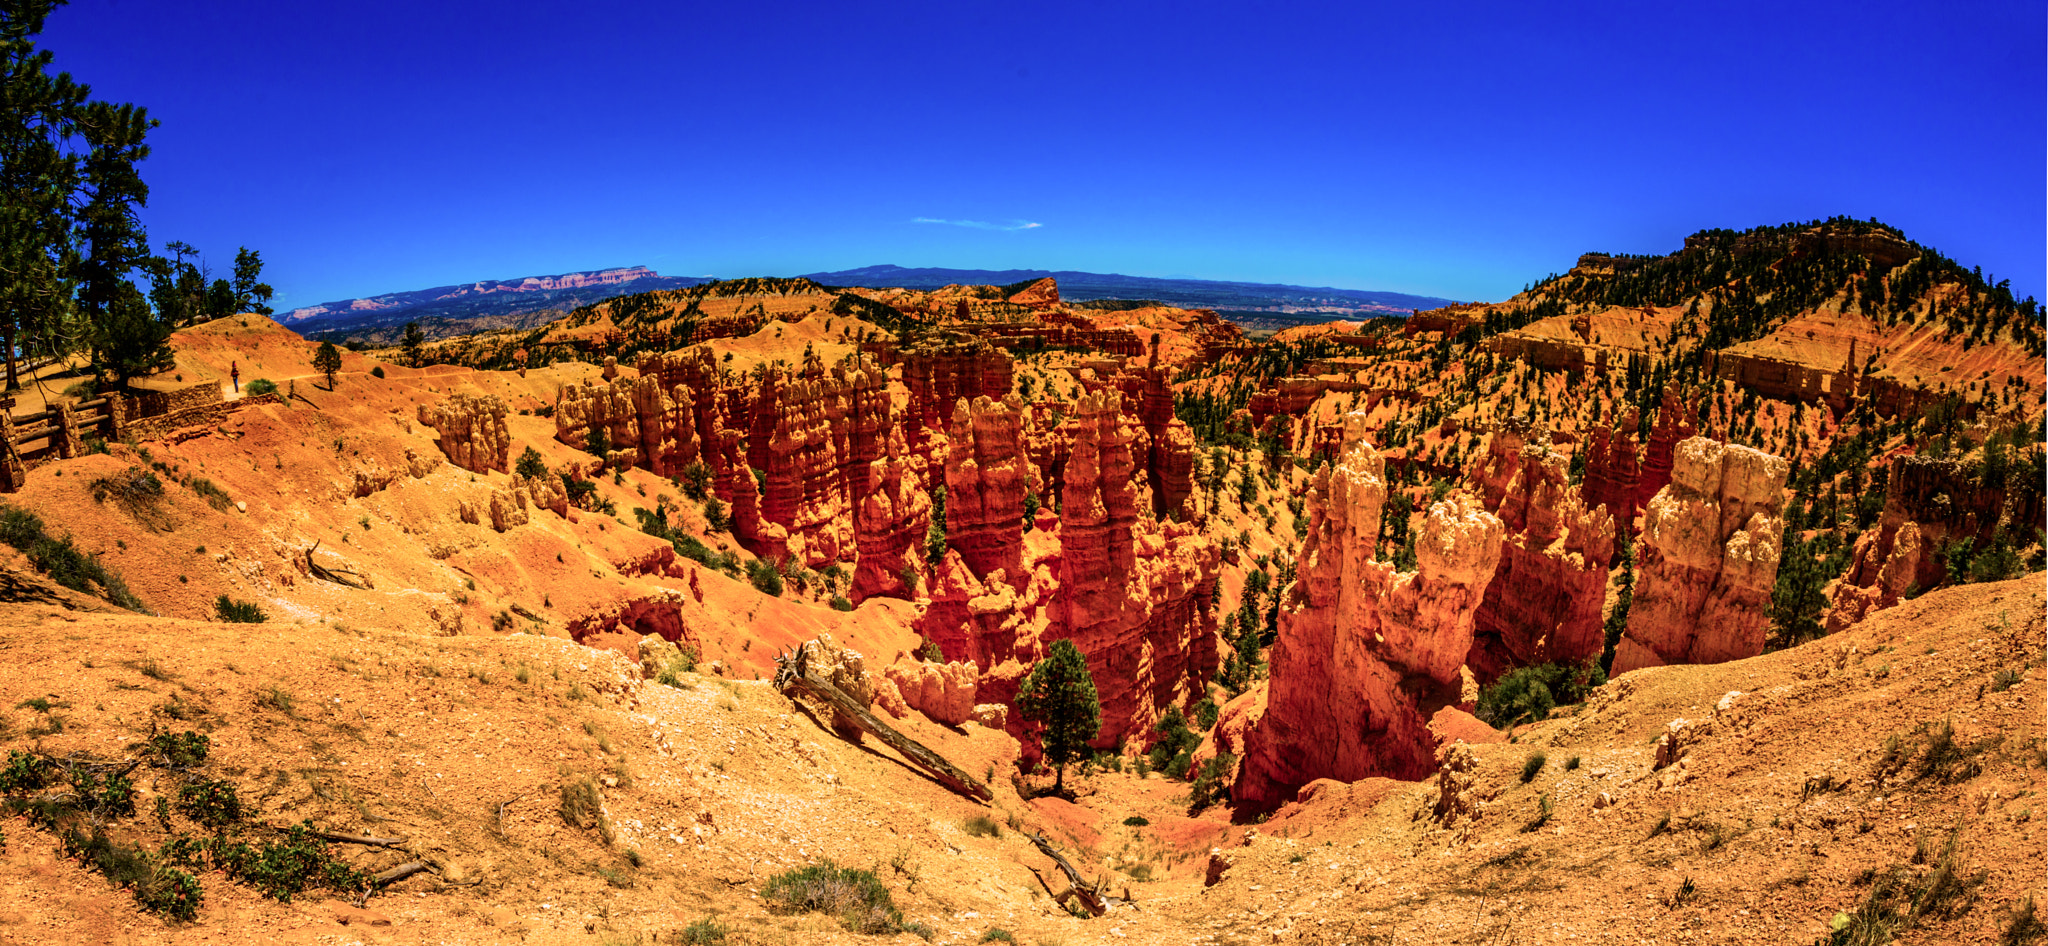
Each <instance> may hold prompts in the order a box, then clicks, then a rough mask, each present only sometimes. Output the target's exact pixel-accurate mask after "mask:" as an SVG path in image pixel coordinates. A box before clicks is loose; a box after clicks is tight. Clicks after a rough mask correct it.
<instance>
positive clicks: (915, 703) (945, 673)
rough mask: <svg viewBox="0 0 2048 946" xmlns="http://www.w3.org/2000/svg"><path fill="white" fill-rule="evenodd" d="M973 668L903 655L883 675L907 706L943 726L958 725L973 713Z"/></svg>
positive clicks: (960, 663) (955, 663) (968, 664)
mask: <svg viewBox="0 0 2048 946" xmlns="http://www.w3.org/2000/svg"><path fill="white" fill-rule="evenodd" d="M975 673H976V671H975V668H974V665H973V664H971V663H965V662H958V661H956V662H954V663H946V664H938V663H928V662H925V661H922V660H911V659H908V658H903V659H899V660H897V661H896V662H895V663H893V664H891V665H889V669H888V670H887V671H885V675H886V676H887V677H888V678H889V682H890V683H892V684H894V685H895V686H896V692H897V693H899V694H901V695H902V697H903V702H904V703H905V705H907V706H908V707H909V708H911V709H914V710H917V711H918V712H920V713H923V714H925V715H926V716H928V717H930V718H931V720H932V722H935V723H938V724H940V725H944V726H958V725H960V724H961V723H964V722H966V721H967V720H968V719H970V718H972V717H973V716H974V708H975V703H974V693H975V687H974V678H975Z"/></svg>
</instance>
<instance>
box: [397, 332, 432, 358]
mask: <svg viewBox="0 0 2048 946" xmlns="http://www.w3.org/2000/svg"><path fill="white" fill-rule="evenodd" d="M398 344H399V347H401V348H404V349H405V363H406V364H408V365H411V366H412V367H414V368H417V367H419V366H420V362H421V361H423V360H425V358H426V345H427V333H425V332H422V331H420V323H418V322H407V323H405V336H404V337H403V338H402V339H400V340H399V343H398Z"/></svg>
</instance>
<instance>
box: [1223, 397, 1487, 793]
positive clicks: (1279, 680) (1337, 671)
mask: <svg viewBox="0 0 2048 946" xmlns="http://www.w3.org/2000/svg"><path fill="white" fill-rule="evenodd" d="M1344 425H1345V432H1344V442H1345V446H1344V454H1343V458H1342V459H1341V460H1340V461H1339V462H1338V463H1337V465H1336V466H1335V467H1334V468H1331V467H1326V468H1324V469H1323V470H1320V471H1318V472H1317V474H1316V477H1315V480H1314V484H1313V486H1312V488H1311V491H1310V492H1309V495H1308V504H1307V505H1308V514H1309V523H1310V525H1309V534H1308V538H1307V540H1306V541H1305V542H1304V543H1303V545H1302V552H1301V562H1300V566H1299V573H1298V577H1297V578H1296V580H1295V582H1294V584H1293V585H1291V586H1289V588H1288V589H1287V590H1286V592H1285V593H1284V598H1283V602H1282V611H1281V617H1280V633H1279V638H1278V640H1277V641H1276V643H1275V644H1274V647H1273V651H1272V658H1271V659H1272V679H1271V680H1270V681H1269V683H1267V684H1266V687H1267V693H1266V701H1267V708H1266V712H1265V715H1264V716H1263V717H1262V718H1261V719H1259V720H1258V722H1257V723H1255V724H1253V726H1252V728H1250V729H1249V730H1248V731H1247V732H1246V734H1245V737H1244V738H1245V759H1244V767H1243V770H1242V772H1241V773H1240V775H1239V777H1238V780H1237V783H1236V785H1235V787H1234V788H1233V790H1232V796H1233V797H1234V798H1236V799H1237V800H1238V801H1239V802H1240V803H1244V804H1249V805H1251V806H1253V807H1255V808H1271V807H1274V806H1276V805H1278V804H1280V803H1281V802H1283V801H1285V800H1286V799H1287V798H1288V797H1289V796H1290V795H1291V794H1292V792H1293V790H1294V789H1295V788H1297V787H1299V786H1301V785H1305V784H1307V783H1309V782H1311V781H1314V780H1316V779H1319V778H1334V779H1337V780H1340V781H1346V782H1350V781H1357V780H1359V779H1362V778H1367V777H1370V776H1376V775H1379V776H1392V777H1395V778H1403V779H1419V778H1422V777H1423V776H1424V775H1427V774H1428V773H1429V772H1431V771H1433V770H1434V768H1435V765H1436V763H1435V741H1434V739H1433V737H1432V736H1431V734H1430V732H1429V728H1428V724H1429V719H1430V716H1431V715H1432V714H1433V713H1434V712H1435V711H1436V710H1438V709H1440V708H1442V707H1444V706H1447V705H1453V704H1456V703H1458V702H1459V700H1460V690H1461V687H1460V677H1461V674H1460V673H1459V671H1460V668H1461V667H1463V663H1464V659H1465V655H1466V654H1467V652H1469V651H1470V650H1471V649H1472V641H1473V630H1474V626H1475V618H1476V615H1477V612H1478V610H1479V606H1480V602H1481V600H1482V599H1483V597H1484V595H1485V592H1486V587H1487V585H1488V583H1489V582H1490V581H1491V580H1492V578H1493V574H1494V571H1495V566H1496V565H1497V564H1498V563H1499V559H1500V555H1501V540H1502V536H1503V535H1504V529H1503V528H1502V525H1501V521H1500V520H1499V519H1497V518H1495V517H1494V516H1493V515H1492V514H1490V513H1488V512H1486V511H1485V510H1483V509H1481V508H1480V506H1479V503H1478V501H1477V500H1475V499H1473V498H1471V497H1469V496H1466V495H1463V494H1453V495H1452V497H1451V498H1449V499H1446V500H1444V501H1442V502H1439V503H1437V504H1435V505H1434V506H1432V507H1430V509H1429V512H1428V514H1427V515H1426V516H1425V517H1424V520H1423V523H1422V526H1421V530H1420V534H1419V536H1418V540H1417V542H1416V559H1417V564H1418V566H1419V567H1418V570H1417V571H1414V572H1396V571H1395V570H1394V568H1393V566H1392V565H1390V564H1387V563H1385V562H1378V561H1374V560H1373V559H1372V554H1373V549H1374V545H1375V544H1376V542H1377V540H1378V538H1379V531H1380V512H1381V506H1382V503H1384V501H1385V499H1386V494H1387V485H1386V478H1385V476H1384V468H1385V461H1384V460H1383V459H1382V458H1381V456H1380V454H1379V452H1378V451H1377V450H1375V449H1374V448H1373V446H1372V444H1371V443H1369V442H1368V441H1367V440H1366V437H1365V431H1366V425H1367V419H1366V415H1365V414H1363V413H1358V412H1354V413H1351V414H1348V415H1346V416H1345V418H1344Z"/></svg>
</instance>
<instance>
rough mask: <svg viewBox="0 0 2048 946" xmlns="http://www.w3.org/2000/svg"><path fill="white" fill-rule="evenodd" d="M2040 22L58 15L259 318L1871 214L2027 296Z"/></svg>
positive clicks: (2035, 236) (1348, 268) (1399, 16)
mask: <svg viewBox="0 0 2048 946" xmlns="http://www.w3.org/2000/svg"><path fill="white" fill-rule="evenodd" d="M2044 33H2048V8H2044V5H2043V4H2041V3H2040V2H2039V0H2031V2H2023V3H1967V2H1965V3H1944V4H1933V3H1918V4H1901V3H1887V2H1881V0H1880V2H1862V3H1855V4H1847V3H1843V4H1824V3H1813V4H1801V3H1786V2H1782V0H1780V2H1773V3H1751V4H1729V3H1711V2H1702V3H1692V4H1653V3H1629V4H1621V3H1614V4H1592V3H1588V4H1556V5H1550V4H1527V3H1507V4H1484V3H1460V4H1413V3H1404V4H1376V3H1341V4H1328V5H1317V4H1292V5H1252V4H1214V5H1210V4H1201V3H1118V2H1105V3H1095V4H1076V5H1052V4H1034V5H1021V4H1020V5H1001V6H999V5H992V4H961V3H943V4H929V5H919V4H889V5H874V6H873V7H872V8H868V9H860V8H858V6H857V5H855V4H847V3H821V4H790V3H785V4H776V3H763V2H755V3H744V4H741V3H726V4H718V5H708V4H706V5H696V4H671V3H646V4H628V3H608V2H587V3H578V4H561V3H544V4H543V3H522V2H516V0H508V2H495V3H468V2H446V3H444V2H420V0H411V2H406V3H385V2H375V0H367V2H358V3H350V4H296V3H277V2H275V0H270V2H260V3H258V2H242V0H220V2H208V3H203V4H171V3H162V2H144V0H75V2H73V3H72V4H71V5H69V6H67V7H63V8H60V9H59V10H58V11H57V12H56V14H55V15H54V16H53V17H52V18H51V21H50V23H49V28H48V29H47V30H46V32H45V34H44V36H43V38H42V43H43V45H44V47H45V48H48V49H51V50H53V51H54V52H55V54H56V57H57V66H58V68H60V69H65V70H68V71H70V72H72V73H73V74H74V75H75V76H76V77H78V78H79V79H81V80H82V81H85V82H88V83H90V84H92V85H93V86H94V88H95V91H96V92H97V93H98V94H99V95H100V96H102V97H106V98H112V99H116V100H123V101H133V102H136V103H138V104H141V105H145V106H147V107H148V108H149V110H150V113H151V115H152V116H154V117H156V118H158V119H159V120H160V121H161V122H162V123H163V125H162V127H161V128H159V129H158V130H157V131H156V132H155V134H154V135H153V137H152V142H153V144H154V147H155V153H154V155H153V156H152V157H151V158H150V160H149V161H148V162H146V164H145V165H144V173H145V177H146V179H147V180H148V181H149V183H150V185H151V187H152V189H153V194H152V198H151V201H150V206H149V209H148V211H147V213H146V215H145V221H146V223H147V224H148V226H149V228H150V233H151V236H152V237H153V238H154V239H155V241H156V242H157V243H159V244H161V243H162V242H164V241H167V240H173V239H182V240H186V241H188V242H191V243H194V244H196V245H198V246H199V247H200V248H201V249H202V250H203V251H205V252H206V254H207V255H208V257H209V259H210V261H211V262H212V264H213V266H214V268H215V269H216V270H217V271H219V270H225V269H226V268H227V266H228V264H229V263H230V262H231V260H232V257H233V254H234V250H235V247H236V246H238V245H244V244H246V245H248V246H251V247H254V248H257V249H259V250H261V251H262V252H263V255H264V257H265V260H266V261H267V263H268V268H267V272H266V275H267V276H268V277H269V278H270V281H271V282H272V283H273V284H274V285H276V286H277V288H278V290H279V298H278V299H277V300H275V301H276V302H277V303H279V307H280V308H291V307H295V306H301V305H310V304H313V303H317V302H324V301H328V300H332V299H339V298H345V297H351V296H359V295H370V294H374V293H379V292H388V291H395V290H403V289H417V288H425V287H427V286H433V285H441V284H448V283H456V282H464V281H470V280H476V279H490V278H506V277H513V276H523V275H534V274H544V273H559V272H566V271H572V270H579V269H592V268H598V267H603V266H614V265H628V264H636V263H637V264H645V265H649V266H652V267H654V268H655V269H657V270H660V271H662V272H664V273H670V274H677V275H704V274H715V275H719V276H743V275H759V274H790V273H800V272H814V271H820V270H831V269H843V268H851V267H855V266H862V265H869V264H875V263H896V264H899V265H904V266H955V267H972V268H989V269H1003V268H1013V267H1014V268H1039V269H1079V270H1092V271H1098V272H1122V273H1129V274H1135V275H1151V276H1166V275H1183V276H1197V277H1205V278H1219V279H1243V280H1256V281H1270V282H1288V283H1297V284H1307V285H1331V286H1340V287H1348V288H1360V289H1386V290H1395V291H1404V292H1415V293H1421V294H1427V295H1436V296H1445V297H1450V298H1457V299H1485V300H1495V299H1500V298H1504V297H1506V296H1508V295H1511V294H1513V293H1514V292H1516V291H1519V290H1520V289H1521V288H1522V286H1523V284H1524V283H1527V282H1529V281H1531V280H1533V279H1537V278H1540V277H1542V276H1543V275H1545V274H1547V273H1550V272H1552V271H1561V270H1563V269H1565V268H1567V267H1569V266H1570V265H1571V264H1572V262H1573V260H1574V259H1576V257H1577V255H1578V254H1579V253H1582V252H1586V251H1595V250H1597V251H1605V252H1634V253H1645V252H1666V251H1670V250H1673V249H1676V248H1677V247H1678V246H1679V244H1680V241H1681V240H1682V239H1683V238H1684V236H1685V235H1686V234H1688V233H1691V232H1694V231H1696V230H1699V229H1703V228H1708V227H1731V228H1738V229H1739V228H1743V227H1748V226H1752V225H1756V224H1766V223H1768V224H1775V223H1782V222H1785V221H1787V220H1803V219H1809V218H1814V217H1825V216H1831V215H1834V214H1848V215H1852V216H1856V217H1871V216H1875V217H1877V218H1878V219H1880V220H1883V221H1885V222H1887V223H1891V224H1893V225H1895V226H1898V227H1901V228H1902V229H1904V230H1905V231H1906V233H1907V235H1908V236H1909V237H1911V238H1913V239H1916V240H1918V241H1920V242H1921V243H1924V244H1928V245H1931V246H1934V247H1936V248H1938V249H1940V250H1942V251H1943V252H1945V253H1947V254H1948V255H1949V256H1952V257H1954V258H1956V259H1957V260H1959V261H1960V262H1962V263H1963V264H1964V265H1966V266H1970V265H1981V266H1982V267H1984V269H1985V270H1986V272H1987V273H1989V274H1992V275H1993V276H1995V277H1996V278H2009V279H2011V280H2012V282H2013V286H2014V289H2015V290H2016V291H2017V292H2018V293H2019V294H2022V295H2027V294H2031V295H2035V296H2042V295H2048V293H2044V292H2043V281H2044V278H2043V266H2044V258H2048V238H2044V229H2048V227H2044V210H2043V207H2044V200H2048V189H2044V167H2048V151H2044V137H2048V135H2044V132H2048V120H2044V107H2048V97H2044V91H2043V88H2044V87H2043V76H2044V74H2048V63H2044V53H2043V48H2044V47H2043V42H2042V37H2043V35H2044Z"/></svg>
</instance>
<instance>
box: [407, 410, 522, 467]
mask: <svg viewBox="0 0 2048 946" xmlns="http://www.w3.org/2000/svg"><path fill="white" fill-rule="evenodd" d="M419 422H420V423H422V424H425V425H427V426H429V427H432V428H434V431H435V432H436V433H438V434H440V436H441V452H442V453H444V454H447V456H448V462H450V463H453V464H455V465H456V466H459V467H461V468H463V469H465V470H468V471H470V472H471V473H488V472H491V471H493V470H495V471H497V472H499V473H503V472H506V471H507V470H508V469H509V466H508V463H509V457H510V455H511V451H512V434H511V431H509V430H507V429H506V426H505V402H504V401H503V400H500V399H499V398H498V397H497V395H492V394H487V395H484V396H483V397H472V396H470V395H467V394H456V395H452V396H450V397H449V398H448V399H447V400H445V401H442V402H441V403H440V404H437V405H433V406H429V405H426V404H422V405H420V406H419Z"/></svg>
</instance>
